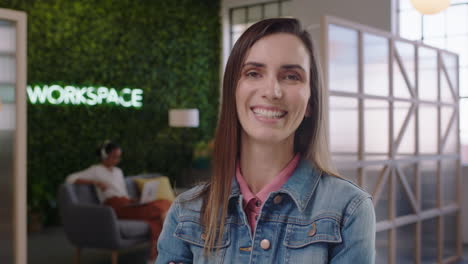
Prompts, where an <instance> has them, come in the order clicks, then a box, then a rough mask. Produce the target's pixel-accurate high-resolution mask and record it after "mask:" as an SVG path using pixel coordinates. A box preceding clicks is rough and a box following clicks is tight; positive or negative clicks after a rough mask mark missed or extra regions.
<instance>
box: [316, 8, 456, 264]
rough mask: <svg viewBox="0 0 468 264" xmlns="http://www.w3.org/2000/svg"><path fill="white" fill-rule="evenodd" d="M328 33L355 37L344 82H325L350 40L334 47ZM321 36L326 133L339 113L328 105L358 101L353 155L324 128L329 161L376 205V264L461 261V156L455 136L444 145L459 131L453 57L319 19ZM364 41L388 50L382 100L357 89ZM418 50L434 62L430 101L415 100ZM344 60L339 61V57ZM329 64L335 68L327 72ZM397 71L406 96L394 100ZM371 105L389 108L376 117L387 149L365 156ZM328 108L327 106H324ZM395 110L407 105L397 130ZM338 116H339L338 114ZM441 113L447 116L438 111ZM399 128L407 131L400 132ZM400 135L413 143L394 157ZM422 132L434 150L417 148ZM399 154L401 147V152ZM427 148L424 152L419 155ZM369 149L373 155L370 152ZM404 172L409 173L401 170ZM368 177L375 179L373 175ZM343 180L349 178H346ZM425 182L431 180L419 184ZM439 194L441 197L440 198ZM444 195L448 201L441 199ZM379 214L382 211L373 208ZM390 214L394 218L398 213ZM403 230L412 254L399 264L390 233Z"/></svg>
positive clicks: (418, 79) (363, 81)
mask: <svg viewBox="0 0 468 264" xmlns="http://www.w3.org/2000/svg"><path fill="white" fill-rule="evenodd" d="M334 27H338V28H340V29H346V30H349V32H355V35H356V39H357V40H356V43H355V45H354V44H353V45H354V46H355V47H352V48H351V50H353V52H355V54H354V55H353V56H356V57H357V60H356V63H355V64H351V63H350V64H348V65H346V63H342V64H341V65H345V66H347V67H355V69H354V70H353V71H352V72H355V74H354V76H351V77H348V75H346V77H348V78H350V79H348V80H345V81H343V80H341V81H340V80H338V81H337V80H336V77H334V78H335V79H331V78H330V76H337V74H336V71H340V70H341V71H342V69H335V68H334V67H337V66H336V65H337V63H336V62H335V63H334V61H333V60H334V59H335V58H336V56H335V55H336V52H337V51H336V49H337V48H341V52H342V53H344V51H345V50H346V49H347V47H343V45H345V44H343V43H346V42H349V39H350V38H349V37H347V38H346V40H343V41H342V43H336V39H340V38H339V37H337V36H334V35H333V34H334V33H333V28H334ZM330 29H332V30H330ZM321 32H322V33H321V34H322V37H321V44H322V45H321V55H322V65H323V75H324V82H323V83H324V85H325V91H326V92H325V95H324V97H325V98H326V100H325V101H326V103H325V107H326V109H327V111H326V112H327V116H326V118H325V120H326V123H327V124H326V126H327V127H328V129H334V127H331V128H330V126H329V124H335V123H337V122H338V121H337V120H333V118H334V117H335V113H336V112H339V111H340V109H337V108H336V107H335V106H336V103H335V104H333V101H334V100H336V99H337V98H339V99H340V100H343V99H350V100H351V99H354V100H355V101H357V104H356V105H357V106H356V109H352V110H353V111H354V112H355V113H356V115H357V117H356V119H357V120H358V121H357V124H356V126H357V133H350V134H351V135H356V136H355V137H356V138H350V139H349V140H350V141H353V140H354V142H355V143H353V144H355V145H356V146H357V149H356V150H355V151H354V152H353V151H349V150H348V149H347V148H345V147H342V148H337V147H336V144H333V141H334V138H333V135H337V134H340V133H339V132H336V131H330V130H329V135H331V136H330V137H329V140H330V142H329V143H331V146H332V147H331V151H332V158H333V159H334V161H335V165H336V166H337V168H338V171H339V172H340V173H341V174H342V176H343V177H344V178H349V179H351V180H353V181H355V182H356V183H357V184H358V185H359V186H361V187H362V188H363V189H365V190H366V191H367V192H369V193H370V194H371V195H372V196H373V203H374V206H375V207H376V214H377V219H378V222H377V238H384V239H383V240H382V241H379V239H377V240H378V241H377V244H378V246H377V258H376V263H390V264H394V263H423V262H425V261H426V259H425V258H426V257H428V258H431V257H433V258H434V259H431V262H436V263H452V262H454V261H457V260H459V259H460V258H461V256H462V237H461V230H462V229H461V209H460V208H461V203H462V200H461V166H460V164H461V163H460V162H461V156H460V137H459V134H458V133H455V134H456V135H455V137H456V139H454V140H455V143H454V144H452V145H448V144H449V143H447V142H448V141H449V140H448V139H447V138H449V137H450V135H453V133H451V132H452V131H455V132H457V131H459V127H460V124H459V118H458V116H459V106H458V100H459V70H458V68H459V67H458V63H459V59H458V55H457V54H455V53H452V52H448V51H445V50H441V49H437V48H434V47H430V46H427V45H425V44H422V43H421V42H417V41H410V40H406V39H402V38H400V37H398V36H395V35H392V34H391V33H388V32H384V31H380V30H377V29H374V28H371V27H367V26H364V25H360V24H356V23H353V22H349V21H346V20H342V19H339V18H335V17H330V16H326V17H323V19H322V23H321ZM367 35H371V36H375V37H378V38H381V39H385V42H386V47H387V49H386V51H385V53H383V54H382V57H383V58H384V59H383V60H384V61H387V64H386V65H387V68H386V73H387V75H386V76H384V77H385V78H384V81H385V82H387V83H385V86H386V87H388V95H387V93H382V91H379V92H378V93H374V94H372V93H369V92H368V91H367V90H366V88H365V87H364V86H365V84H366V80H367V79H366V77H367V76H366V72H367V70H366V66H367V65H365V60H366V58H367V57H366V52H368V50H367V47H366V46H365V45H364V43H365V36H367ZM342 39H344V38H342ZM333 41H335V42H333ZM401 44H404V45H406V46H407V47H408V46H411V47H412V49H413V51H412V52H411V53H412V54H414V58H413V59H412V62H411V60H405V59H404V58H403V56H402V52H401V49H399V48H398V46H402V45H401ZM340 45H342V46H340ZM404 45H403V46H404ZM374 48H375V47H374ZM333 49H335V50H333ZM348 50H349V47H348ZM384 50H385V49H384ZM422 50H429V51H430V52H433V53H434V54H435V58H434V62H435V64H433V65H434V68H433V69H432V70H433V73H431V74H429V75H427V76H429V77H433V78H434V81H435V85H434V87H437V96H435V97H434V96H432V97H431V98H432V99H426V98H423V99H421V98H420V96H419V95H420V94H423V93H422V92H424V91H422V90H421V89H423V88H424V87H422V85H421V83H423V84H424V83H427V81H426V80H421V78H422V77H421V76H422V75H424V71H425V70H427V68H425V67H426V66H425V64H423V63H421V61H422V60H423V59H424V57H423V55H421V54H420V52H421V51H422ZM331 55H333V56H331ZM348 55H349V54H345V55H342V56H341V59H343V57H345V56H348ZM350 56H351V55H350ZM371 57H372V56H371ZM447 58H450V59H447ZM408 61H410V64H411V65H413V66H408ZM405 63H406V65H405ZM332 65H335V66H333V67H331V66H332ZM338 65H340V64H338ZM380 66H382V65H380ZM338 67H340V66H338ZM380 70H381V67H380ZM396 71H399V72H400V73H401V79H402V81H401V80H400V83H403V84H404V85H405V86H406V88H407V91H406V94H407V96H401V94H400V93H398V94H394V91H395V84H396V82H397V80H396V78H395V76H398V75H395V72H396ZM334 72H335V73H334ZM434 75H435V76H434ZM334 83H351V85H354V83H355V84H356V85H357V90H356V91H348V90H346V89H344V88H343V87H339V88H335V86H334ZM441 90H442V91H441ZM447 98H448V99H447ZM330 100H332V102H329V101H330ZM372 101H373V102H377V101H378V102H381V103H379V104H375V103H374V104H370V105H374V106H379V105H380V109H379V108H377V110H379V111H381V110H382V106H383V105H388V107H386V106H385V107H386V108H385V109H384V110H387V111H381V113H384V114H385V115H386V116H383V120H385V122H388V124H387V125H386V127H387V129H388V132H387V133H385V139H384V140H385V141H386V142H385V144H384V145H386V146H388V147H386V148H382V149H383V151H381V149H379V148H371V150H372V151H368V149H369V148H368V146H367V147H366V143H368V142H373V143H372V144H375V140H374V141H372V140H369V138H370V137H372V136H373V135H369V131H370V130H369V129H366V128H365V125H366V121H367V120H366V118H369V116H372V115H370V114H369V113H368V112H369V111H372V109H371V108H369V107H366V104H368V103H369V102H372ZM329 103H330V108H328V106H329ZM402 104H403V105H404V104H406V105H408V107H407V114H406V115H405V116H404V118H400V123H401V124H400V125H401V126H399V125H398V124H397V122H396V121H395V120H397V119H398V118H397V117H396V116H395V113H397V112H395V111H396V110H395V106H396V105H398V106H401V105H402ZM424 107H426V108H427V107H429V109H432V110H431V111H429V112H427V113H432V115H435V116H430V117H431V118H433V120H430V122H432V126H429V128H428V129H426V130H424V131H422V129H421V126H423V127H424V126H425V125H426V122H427V121H426V120H428V119H427V114H426V110H425V109H426V108H424ZM446 108H448V109H450V110H452V111H448V113H449V115H445V114H443V113H442V112H443V111H444V110H443V109H446ZM366 110H367V111H366ZM342 111H345V110H344V109H342ZM348 111H349V110H348ZM371 113H372V112H371ZM444 113H447V112H446V111H445V112H444ZM374 114H375V113H374ZM411 126H412V127H411ZM408 127H410V128H408ZM406 130H409V131H410V132H406ZM428 130H429V131H428ZM406 133H409V137H410V141H411V142H413V144H414V145H413V146H412V147H411V148H409V149H410V151H406V152H403V153H401V152H400V151H399V148H400V145H401V144H402V142H407V141H404V137H405V134H406ZM427 133H429V134H430V136H429V137H426V138H429V139H428V140H433V141H434V142H432V143H430V144H433V145H434V146H433V147H429V148H427V147H426V144H428V143H427V140H425V141H424V142H422V140H421V139H424V138H425V137H424V136H426V135H427ZM423 134H424V135H423ZM341 135H344V136H346V134H343V133H341ZM452 137H453V136H452ZM339 141H341V142H342V141H346V140H345V139H343V138H341V139H339ZM329 145H330V144H329ZM446 145H447V146H446ZM449 146H452V149H449V150H447V148H449ZM404 149H408V148H407V147H406V148H404ZM426 149H428V150H427V151H426ZM343 150H344V151H343ZM375 150H379V151H377V152H376V151H375ZM446 163H448V164H454V165H453V166H454V168H452V170H443V164H446ZM408 168H410V169H409V170H408ZM444 168H445V167H444ZM372 171H373V172H374V173H372ZM443 171H453V173H454V175H450V176H453V177H448V176H446V175H444V174H443ZM428 173H429V175H434V177H433V179H429V178H428V177H426V176H425V175H427V174H428ZM407 174H408V175H407ZM348 175H350V176H349V177H348ZM427 180H431V181H429V182H428V183H427V184H426V181H427ZM450 182H454V184H455V185H454V186H450V185H448V184H450ZM423 183H424V184H423ZM447 186H448V187H447ZM427 188H433V189H435V192H436V193H435V197H432V198H431V195H430V194H429V195H426V193H427V192H426V189H427ZM444 192H446V193H445V194H444ZM447 192H453V193H454V195H447ZM384 194H385V195H384ZM444 197H451V198H450V200H448V201H446V200H444V199H446V198H444ZM402 201H406V202H407V207H408V208H407V209H405V210H400V209H399V207H401V206H400V204H399V203H401V202H402ZM397 203H398V204H397ZM381 205H382V206H381ZM423 205H424V206H423ZM382 208H383V211H382V210H380V209H382ZM397 209H398V210H399V212H397ZM382 216H383V217H382ZM445 218H447V219H450V221H451V222H455V223H456V226H455V231H454V230H452V229H450V233H451V234H455V235H454V239H455V241H453V243H446V235H445V229H447V225H445V224H444V219H445ZM423 223H436V224H435V226H436V230H434V233H432V234H427V233H423ZM424 226H427V225H424ZM404 227H411V228H410V229H408V230H414V231H413V232H411V233H412V234H411V238H412V239H410V241H411V247H412V248H414V254H413V255H412V256H410V258H409V259H407V261H406V262H402V261H403V258H404V256H401V255H400V254H403V253H400V252H407V251H405V250H402V249H401V246H398V244H397V241H398V243H400V242H401V241H402V240H397V239H398V237H397V235H400V236H401V235H402V234H404V233H405V232H401V231H400V232H397V231H398V230H405V229H404ZM423 235H424V236H425V237H426V236H428V235H431V237H433V238H434V244H433V245H429V244H428V243H427V242H426V243H423V241H422V238H423ZM447 238H448V236H447ZM446 245H453V246H455V248H447V246H446ZM432 246H435V250H436V252H435V253H434V254H431V256H426V255H425V252H432V251H431V248H432ZM429 247H431V248H429ZM379 253H380V254H379ZM423 259H424V261H423Z"/></svg>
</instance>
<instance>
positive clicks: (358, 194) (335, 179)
mask: <svg viewBox="0 0 468 264" xmlns="http://www.w3.org/2000/svg"><path fill="white" fill-rule="evenodd" d="M317 192H318V194H317V195H318V197H321V199H319V200H320V203H322V206H324V207H326V208H334V209H335V210H337V211H339V212H343V211H344V212H345V214H349V213H351V212H352V211H354V210H355V209H356V208H357V207H359V205H360V204H362V203H363V202H364V201H366V200H372V195H370V194H369V193H368V192H367V191H365V190H364V189H363V188H361V187H360V186H358V185H357V184H356V183H354V182H352V181H351V180H349V179H346V178H345V177H343V176H335V175H330V174H327V173H323V175H322V177H321V183H320V184H319V188H318V189H317Z"/></svg>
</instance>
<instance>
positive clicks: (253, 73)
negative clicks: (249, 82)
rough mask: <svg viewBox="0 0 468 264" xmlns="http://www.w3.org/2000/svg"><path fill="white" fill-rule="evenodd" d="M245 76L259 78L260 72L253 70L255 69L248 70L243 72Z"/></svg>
mask: <svg viewBox="0 0 468 264" xmlns="http://www.w3.org/2000/svg"><path fill="white" fill-rule="evenodd" d="M245 75H246V76H247V77H252V78H259V77H260V73H258V72H255V71H250V72H247V73H246V74H245Z"/></svg>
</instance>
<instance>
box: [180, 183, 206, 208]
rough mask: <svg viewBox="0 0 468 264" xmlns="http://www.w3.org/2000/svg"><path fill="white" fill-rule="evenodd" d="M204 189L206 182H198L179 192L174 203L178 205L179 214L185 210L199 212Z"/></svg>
mask: <svg viewBox="0 0 468 264" xmlns="http://www.w3.org/2000/svg"><path fill="white" fill-rule="evenodd" d="M206 189H207V185H206V184H199V185H196V186H194V187H192V188H190V189H189V190H187V191H185V192H183V193H181V194H179V195H178V196H177V197H176V199H175V201H174V203H175V204H176V205H177V207H179V211H180V212H181V214H184V212H187V211H188V212H198V213H199V212H200V211H201V208H202V205H203V197H204V193H205V191H206Z"/></svg>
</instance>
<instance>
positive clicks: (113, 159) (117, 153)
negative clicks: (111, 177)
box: [103, 148, 122, 167]
mask: <svg viewBox="0 0 468 264" xmlns="http://www.w3.org/2000/svg"><path fill="white" fill-rule="evenodd" d="M121 156H122V150H121V149H120V148H116V149H113V150H112V151H111V152H110V153H109V154H108V155H107V159H105V160H103V163H104V164H105V165H106V166H108V167H114V166H117V164H119V162H120V158H121Z"/></svg>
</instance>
